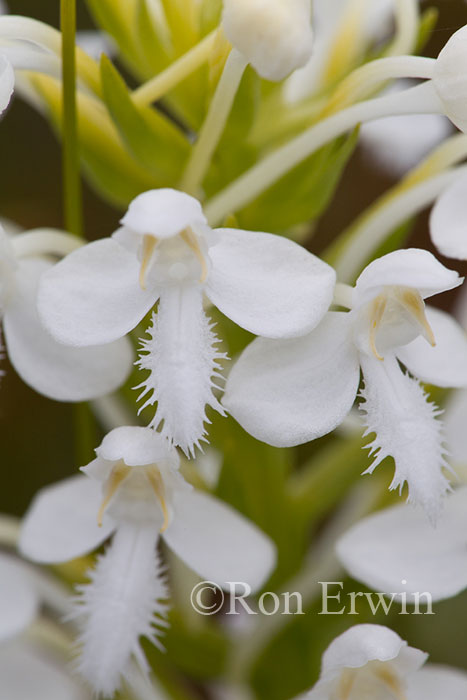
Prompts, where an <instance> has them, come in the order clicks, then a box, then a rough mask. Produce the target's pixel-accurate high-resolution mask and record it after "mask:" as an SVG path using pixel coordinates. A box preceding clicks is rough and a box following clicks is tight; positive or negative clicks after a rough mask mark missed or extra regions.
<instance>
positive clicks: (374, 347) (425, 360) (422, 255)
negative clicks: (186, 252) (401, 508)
mask: <svg viewBox="0 0 467 700" xmlns="http://www.w3.org/2000/svg"><path fill="white" fill-rule="evenodd" d="M461 282H462V279H461V278H460V277H459V276H458V274H457V272H454V271H452V270H448V269H447V268H445V267H444V266H443V265H441V263H439V262H438V261H437V260H436V259H435V258H434V257H433V255H431V253H428V252H427V251H424V250H418V249H409V250H399V251H396V252H393V253H389V254H388V255H385V256H383V257H382V258H379V259H378V260H375V261H373V262H372V263H370V265H368V267H367V268H365V270H364V271H363V272H362V274H361V275H360V277H359V278H358V280H357V283H356V286H355V288H354V289H350V288H348V289H347V296H348V297H349V298H348V299H345V300H344V301H343V303H345V304H347V305H348V307H349V308H351V311H350V312H349V313H344V312H330V313H328V315H327V316H326V317H325V319H324V320H323V321H322V323H321V324H320V325H319V326H318V328H316V329H315V330H314V331H312V332H311V333H309V334H308V335H307V336H305V337H303V338H298V339H291V340H280V341H271V340H267V339H264V338H257V339H256V340H254V341H253V342H252V343H251V344H250V345H249V347H248V348H247V349H246V350H245V351H244V353H243V354H242V355H241V356H240V359H239V360H238V362H237V363H236V365H235V366H234V367H233V369H232V372H231V373H230V376H229V379H228V382H227V386H226V392H225V396H224V400H223V403H224V406H225V407H226V408H227V409H228V411H229V412H230V413H231V414H232V415H233V416H234V418H235V419H236V420H237V421H238V422H239V423H240V424H241V425H242V426H243V427H244V428H245V429H246V430H247V431H248V432H249V433H251V434H252V435H253V436H254V437H256V438H257V439H259V440H263V441H264V442H267V443H269V444H271V445H275V446H277V447H289V446H293V445H299V444H302V443H305V442H308V441H310V440H314V439H315V438H318V437H321V436H322V435H325V434H326V433H329V432H330V431H332V430H334V428H336V427H337V426H338V425H339V424H340V423H341V422H342V421H343V419H344V418H345V416H346V415H347V414H348V413H349V411H350V409H351V408H352V405H353V403H354V401H355V398H356V395H357V391H358V388H359V384H360V368H361V370H362V372H363V378H364V389H363V390H362V397H363V399H364V401H363V402H362V403H361V404H360V408H361V411H362V413H363V415H364V418H365V424H366V428H367V430H366V434H370V433H375V439H374V441H373V442H372V444H371V450H372V452H373V453H374V457H375V458H374V461H373V464H372V465H371V467H370V468H369V470H368V471H369V472H373V471H374V469H375V468H376V467H377V466H378V465H379V464H380V463H381V462H382V461H383V459H384V458H385V457H387V456H392V457H393V458H394V461H395V467H396V468H395V475H394V479H393V482H392V484H391V488H392V489H395V488H399V489H402V487H403V485H404V483H405V482H407V484H408V486H409V500H410V501H412V502H416V503H420V504H422V505H423V506H424V508H425V509H426V510H427V512H428V514H429V516H430V517H431V518H435V517H436V513H437V510H438V506H439V501H440V496H441V495H442V494H444V493H445V492H446V491H447V490H448V480H447V478H446V476H445V475H444V474H443V468H444V467H445V466H446V462H445V459H444V448H443V445H442V437H441V427H442V425H441V423H440V421H439V420H437V416H438V413H439V412H438V410H437V408H436V407H435V406H434V405H433V404H432V403H430V402H429V401H428V400H427V397H426V395H425V392H424V390H423V388H422V387H421V386H420V384H419V382H418V381H417V379H415V378H412V377H411V376H410V375H409V374H407V373H404V371H403V370H402V369H401V367H400V364H399V363H400V362H402V363H403V364H404V365H405V367H406V368H407V369H408V370H409V372H410V373H411V374H413V375H414V377H417V378H418V379H421V380H422V381H424V382H429V383H432V384H435V385H437V386H442V387H450V386H454V387H456V386H466V385H467V339H466V337H465V334H464V332H463V330H462V329H461V328H460V326H459V325H458V324H457V323H456V322H455V321H454V320H453V319H452V318H451V317H450V316H449V315H448V314H446V313H444V312H441V311H438V310H437V309H434V308H428V309H426V310H425V306H424V301H423V300H424V299H425V298H427V297H430V296H432V295H434V294H438V293H440V292H443V291H446V290H448V289H453V288H454V287H457V286H458V285H459V284H461ZM427 341H428V342H427Z"/></svg>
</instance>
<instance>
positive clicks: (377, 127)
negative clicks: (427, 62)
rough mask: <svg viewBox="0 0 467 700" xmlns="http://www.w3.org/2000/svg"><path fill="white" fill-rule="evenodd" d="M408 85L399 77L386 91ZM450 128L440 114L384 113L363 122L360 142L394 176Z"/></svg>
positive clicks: (447, 133)
mask: <svg viewBox="0 0 467 700" xmlns="http://www.w3.org/2000/svg"><path fill="white" fill-rule="evenodd" d="M409 87H410V81H405V80H400V81H397V83H396V84H395V85H393V86H391V87H390V88H389V89H388V90H386V91H385V94H391V93H395V92H399V91H400V90H406V89H408V88H409ZM451 132H452V127H451V124H450V122H449V120H448V119H447V118H446V117H445V116H442V115H441V114H406V115H403V116H399V117H383V118H382V119H375V121H372V122H366V123H365V124H362V126H361V129H360V143H361V145H362V146H363V148H364V154H365V155H366V154H368V155H369V157H370V158H372V159H373V160H374V161H375V162H376V163H377V164H378V166H379V167H380V168H381V169H383V170H385V171H387V172H388V173H390V174H391V175H393V176H395V177H402V176H403V175H405V174H406V173H407V172H408V171H409V170H411V169H412V168H414V167H415V166H416V165H418V163H419V162H420V161H421V160H422V159H423V158H425V157H426V156H427V155H428V154H429V153H430V152H431V151H432V150H433V149H434V148H435V147H436V146H438V145H439V144H440V143H442V141H444V139H446V138H447V137H448V136H449V135H450V134H451Z"/></svg>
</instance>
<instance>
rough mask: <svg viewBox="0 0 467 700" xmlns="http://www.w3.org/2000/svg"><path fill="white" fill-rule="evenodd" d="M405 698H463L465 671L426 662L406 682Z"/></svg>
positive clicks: (466, 693) (466, 684)
mask: <svg viewBox="0 0 467 700" xmlns="http://www.w3.org/2000/svg"><path fill="white" fill-rule="evenodd" d="M407 686H408V687H407V700H440V698H449V700H465V698H467V673H466V672H465V671H461V670H460V669H455V668H450V667H449V666H438V665H436V664H428V665H427V666H425V667H424V668H421V669H420V670H419V671H418V673H414V674H413V675H412V676H411V677H410V678H409V679H408V682H407Z"/></svg>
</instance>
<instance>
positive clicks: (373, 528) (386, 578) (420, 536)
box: [337, 428, 467, 602]
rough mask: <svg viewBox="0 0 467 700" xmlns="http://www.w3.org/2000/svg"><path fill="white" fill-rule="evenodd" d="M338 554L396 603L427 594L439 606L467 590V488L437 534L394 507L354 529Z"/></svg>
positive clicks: (448, 506)
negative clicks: (398, 600) (441, 601)
mask: <svg viewBox="0 0 467 700" xmlns="http://www.w3.org/2000/svg"><path fill="white" fill-rule="evenodd" d="M464 429H465V428H464ZM337 554H338V556H339V559H340V561H341V563H342V564H343V565H344V566H345V568H346V569H347V571H348V572H349V573H350V575H351V576H352V577H353V578H355V579H357V580H358V581H362V582H363V583H364V584H365V585H367V586H369V587H370V588H373V589H375V590H377V591H381V592H383V593H388V594H389V595H394V599H395V600H397V599H400V594H401V593H402V592H403V593H405V594H406V600H407V601H408V602H414V597H413V596H414V594H419V595H420V594H422V593H424V592H425V591H427V592H428V593H429V594H430V595H431V597H432V600H433V601H437V600H444V599H446V598H452V597H453V596H455V595H457V594H458V593H460V592H461V591H463V590H465V589H466V588H467V488H466V487H463V488H461V489H459V490H458V491H456V492H455V493H454V494H452V495H450V496H448V497H447V498H446V500H445V506H444V509H443V512H442V513H441V515H440V517H439V521H438V523H437V526H436V528H433V527H432V526H431V525H430V523H428V522H427V520H426V518H424V517H423V513H420V511H418V510H416V509H414V508H408V507H407V506H406V505H398V506H394V507H392V508H387V509H386V510H383V511H380V512H377V513H374V514H373V515H370V516H368V517H367V518H364V519H363V520H361V521H360V522H359V523H357V524H356V525H354V526H353V527H352V528H351V529H350V530H349V531H348V532H347V533H346V534H345V535H344V536H343V537H342V538H341V539H340V540H339V542H338V545H337ZM396 593H397V595H395V594H396ZM422 600H423V599H422Z"/></svg>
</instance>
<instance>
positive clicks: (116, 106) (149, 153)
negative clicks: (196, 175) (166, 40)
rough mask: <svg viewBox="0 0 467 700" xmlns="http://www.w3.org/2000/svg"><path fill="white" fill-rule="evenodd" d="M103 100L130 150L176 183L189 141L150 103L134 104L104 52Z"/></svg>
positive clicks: (150, 168)
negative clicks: (144, 105)
mask: <svg viewBox="0 0 467 700" xmlns="http://www.w3.org/2000/svg"><path fill="white" fill-rule="evenodd" d="M101 79H102V89H103V96H104V101H105V103H106V106H107V109H108V110H109V113H110V115H111V116H112V119H113V120H114V123H115V125H116V127H117V129H118V131H119V133H120V136H121V137H122V139H123V141H124V142H125V144H126V145H127V146H128V149H129V150H130V152H131V154H132V155H133V156H134V157H135V159H136V160H137V161H138V162H139V163H140V165H142V166H143V167H144V168H147V170H148V171H150V172H151V173H152V174H153V175H154V176H155V177H156V178H157V179H158V180H159V181H160V185H159V186H165V187H170V186H171V185H175V184H176V183H177V181H178V179H179V177H180V175H181V166H182V165H183V163H184V162H185V160H186V158H187V157H188V153H189V149H190V145H189V143H188V141H187V140H186V137H185V136H184V135H183V134H182V132H181V131H180V130H179V129H178V127H177V126H175V124H173V123H172V122H171V121H169V120H168V119H167V117H165V116H163V115H162V114H160V113H159V112H158V111H156V110H155V109H153V108H152V107H143V108H137V107H136V106H135V105H134V103H133V102H132V100H131V97H130V95H129V93H128V89H127V87H126V85H125V82H124V81H123V78H122V77H121V76H120V74H119V72H118V71H117V69H116V68H115V67H114V66H113V65H112V63H111V62H110V60H109V59H108V58H107V56H105V55H103V56H102V59H101Z"/></svg>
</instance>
